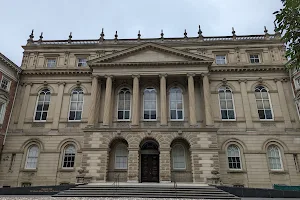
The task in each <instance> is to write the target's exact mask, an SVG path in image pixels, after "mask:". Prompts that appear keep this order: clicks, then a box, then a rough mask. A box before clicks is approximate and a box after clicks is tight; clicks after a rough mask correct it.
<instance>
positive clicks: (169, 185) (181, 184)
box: [87, 182, 209, 187]
mask: <svg viewBox="0 0 300 200" xmlns="http://www.w3.org/2000/svg"><path fill="white" fill-rule="evenodd" d="M113 184H114V182H95V183H88V184H87V185H91V186H112V185H113ZM118 184H119V186H130V187H147V186H149V187H174V183H131V182H119V183H118ZM206 186H209V185H208V184H206V183H177V187H206Z"/></svg>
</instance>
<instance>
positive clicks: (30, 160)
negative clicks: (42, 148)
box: [25, 145, 39, 169]
mask: <svg viewBox="0 0 300 200" xmlns="http://www.w3.org/2000/svg"><path fill="white" fill-rule="evenodd" d="M38 157H39V147H38V146H37V145H32V146H30V147H29V148H28V152H27V157H26V164H25V169H36V166H37V161H38Z"/></svg>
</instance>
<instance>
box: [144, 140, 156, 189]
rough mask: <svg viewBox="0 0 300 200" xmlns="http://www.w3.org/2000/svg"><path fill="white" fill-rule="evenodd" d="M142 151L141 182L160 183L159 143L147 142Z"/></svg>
mask: <svg viewBox="0 0 300 200" xmlns="http://www.w3.org/2000/svg"><path fill="white" fill-rule="evenodd" d="M140 149H141V151H140V152H141V155H140V158H141V159H140V160H141V165H140V166H141V168H140V169H141V182H156V183H158V182H159V151H158V143H157V142H156V141H154V140H146V141H145V142H143V143H142V144H141V146H140Z"/></svg>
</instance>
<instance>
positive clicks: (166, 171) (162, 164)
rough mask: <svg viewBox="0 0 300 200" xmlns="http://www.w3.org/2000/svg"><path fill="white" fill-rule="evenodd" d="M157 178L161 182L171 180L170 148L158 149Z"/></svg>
mask: <svg viewBox="0 0 300 200" xmlns="http://www.w3.org/2000/svg"><path fill="white" fill-rule="evenodd" d="M159 151H160V153H159V180H160V182H161V183H163V182H165V183H166V182H167V183H169V182H171V155H170V151H171V149H170V148H160V149H159Z"/></svg>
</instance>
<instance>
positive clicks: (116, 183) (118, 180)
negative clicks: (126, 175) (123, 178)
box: [112, 174, 120, 194]
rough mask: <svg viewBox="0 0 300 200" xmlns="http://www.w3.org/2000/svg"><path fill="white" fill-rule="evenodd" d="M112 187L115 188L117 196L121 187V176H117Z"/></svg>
mask: <svg viewBox="0 0 300 200" xmlns="http://www.w3.org/2000/svg"><path fill="white" fill-rule="evenodd" d="M112 185H113V187H114V188H115V190H114V192H115V194H117V192H118V189H119V187H120V174H117V176H115V181H114V183H113V184H112Z"/></svg>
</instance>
